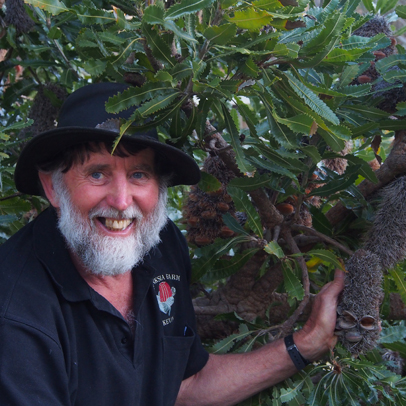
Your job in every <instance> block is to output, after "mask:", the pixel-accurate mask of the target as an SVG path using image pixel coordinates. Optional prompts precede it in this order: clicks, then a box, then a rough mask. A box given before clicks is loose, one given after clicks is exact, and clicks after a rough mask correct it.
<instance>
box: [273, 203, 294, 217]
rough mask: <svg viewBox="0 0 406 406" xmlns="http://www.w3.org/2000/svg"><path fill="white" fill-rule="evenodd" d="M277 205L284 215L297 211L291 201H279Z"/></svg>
mask: <svg viewBox="0 0 406 406" xmlns="http://www.w3.org/2000/svg"><path fill="white" fill-rule="evenodd" d="M275 207H276V209H277V210H278V211H279V213H281V214H283V215H284V216H288V215H289V214H292V213H293V212H294V211H295V208H294V207H293V206H292V205H291V204H289V203H279V204H277V205H276V206H275Z"/></svg>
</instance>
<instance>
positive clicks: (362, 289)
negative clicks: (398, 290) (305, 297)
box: [336, 249, 383, 355]
mask: <svg viewBox="0 0 406 406" xmlns="http://www.w3.org/2000/svg"><path fill="white" fill-rule="evenodd" d="M346 269H347V273H346V275H345V287H344V291H343V293H342V296H341V301H340V303H339V306H338V309H337V313H338V317H337V325H336V329H337V330H336V334H337V335H338V336H339V337H340V341H341V342H342V344H343V346H344V347H345V348H346V349H347V350H349V351H350V352H351V353H352V354H354V355H358V354H360V353H365V352H367V351H369V350H372V349H373V348H374V347H375V346H376V344H377V341H378V339H379V331H380V327H379V306H380V304H381V301H382V298H383V292H382V287H381V283H382V270H381V267H380V263H379V258H378V257H377V255H375V254H373V253H372V252H370V251H367V250H363V249H360V250H358V251H356V252H355V254H354V255H353V256H352V257H351V258H350V260H349V261H348V262H347V263H346Z"/></svg>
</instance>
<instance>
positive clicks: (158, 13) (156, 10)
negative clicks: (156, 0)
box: [142, 4, 165, 25]
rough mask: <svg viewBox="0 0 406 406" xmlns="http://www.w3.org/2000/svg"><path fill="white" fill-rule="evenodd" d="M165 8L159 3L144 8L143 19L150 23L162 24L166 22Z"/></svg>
mask: <svg viewBox="0 0 406 406" xmlns="http://www.w3.org/2000/svg"><path fill="white" fill-rule="evenodd" d="M164 14H165V10H164V9H163V8H162V7H161V6H159V5H155V4H154V5H150V6H148V7H147V8H146V9H145V10H144V15H143V16H142V20H143V21H145V22H146V23H148V24H162V25H163V23H164Z"/></svg>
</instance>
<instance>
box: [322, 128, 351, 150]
mask: <svg viewBox="0 0 406 406" xmlns="http://www.w3.org/2000/svg"><path fill="white" fill-rule="evenodd" d="M318 133H319V134H320V135H321V137H322V138H323V140H324V141H325V142H326V143H327V145H328V146H329V147H330V148H331V149H332V150H333V151H335V152H339V151H342V150H343V149H344V147H345V142H344V140H342V139H340V138H337V137H335V136H334V134H333V133H332V132H331V131H326V130H324V129H322V128H319V129H318Z"/></svg>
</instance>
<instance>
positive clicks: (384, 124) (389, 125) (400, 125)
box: [378, 120, 406, 131]
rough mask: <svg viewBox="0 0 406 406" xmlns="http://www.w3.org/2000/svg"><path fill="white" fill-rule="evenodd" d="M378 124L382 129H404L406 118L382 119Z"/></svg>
mask: <svg viewBox="0 0 406 406" xmlns="http://www.w3.org/2000/svg"><path fill="white" fill-rule="evenodd" d="M378 124H379V128H380V129H381V130H387V131H396V130H404V129H405V125H406V120H382V121H380V122H379V123H378Z"/></svg>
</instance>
